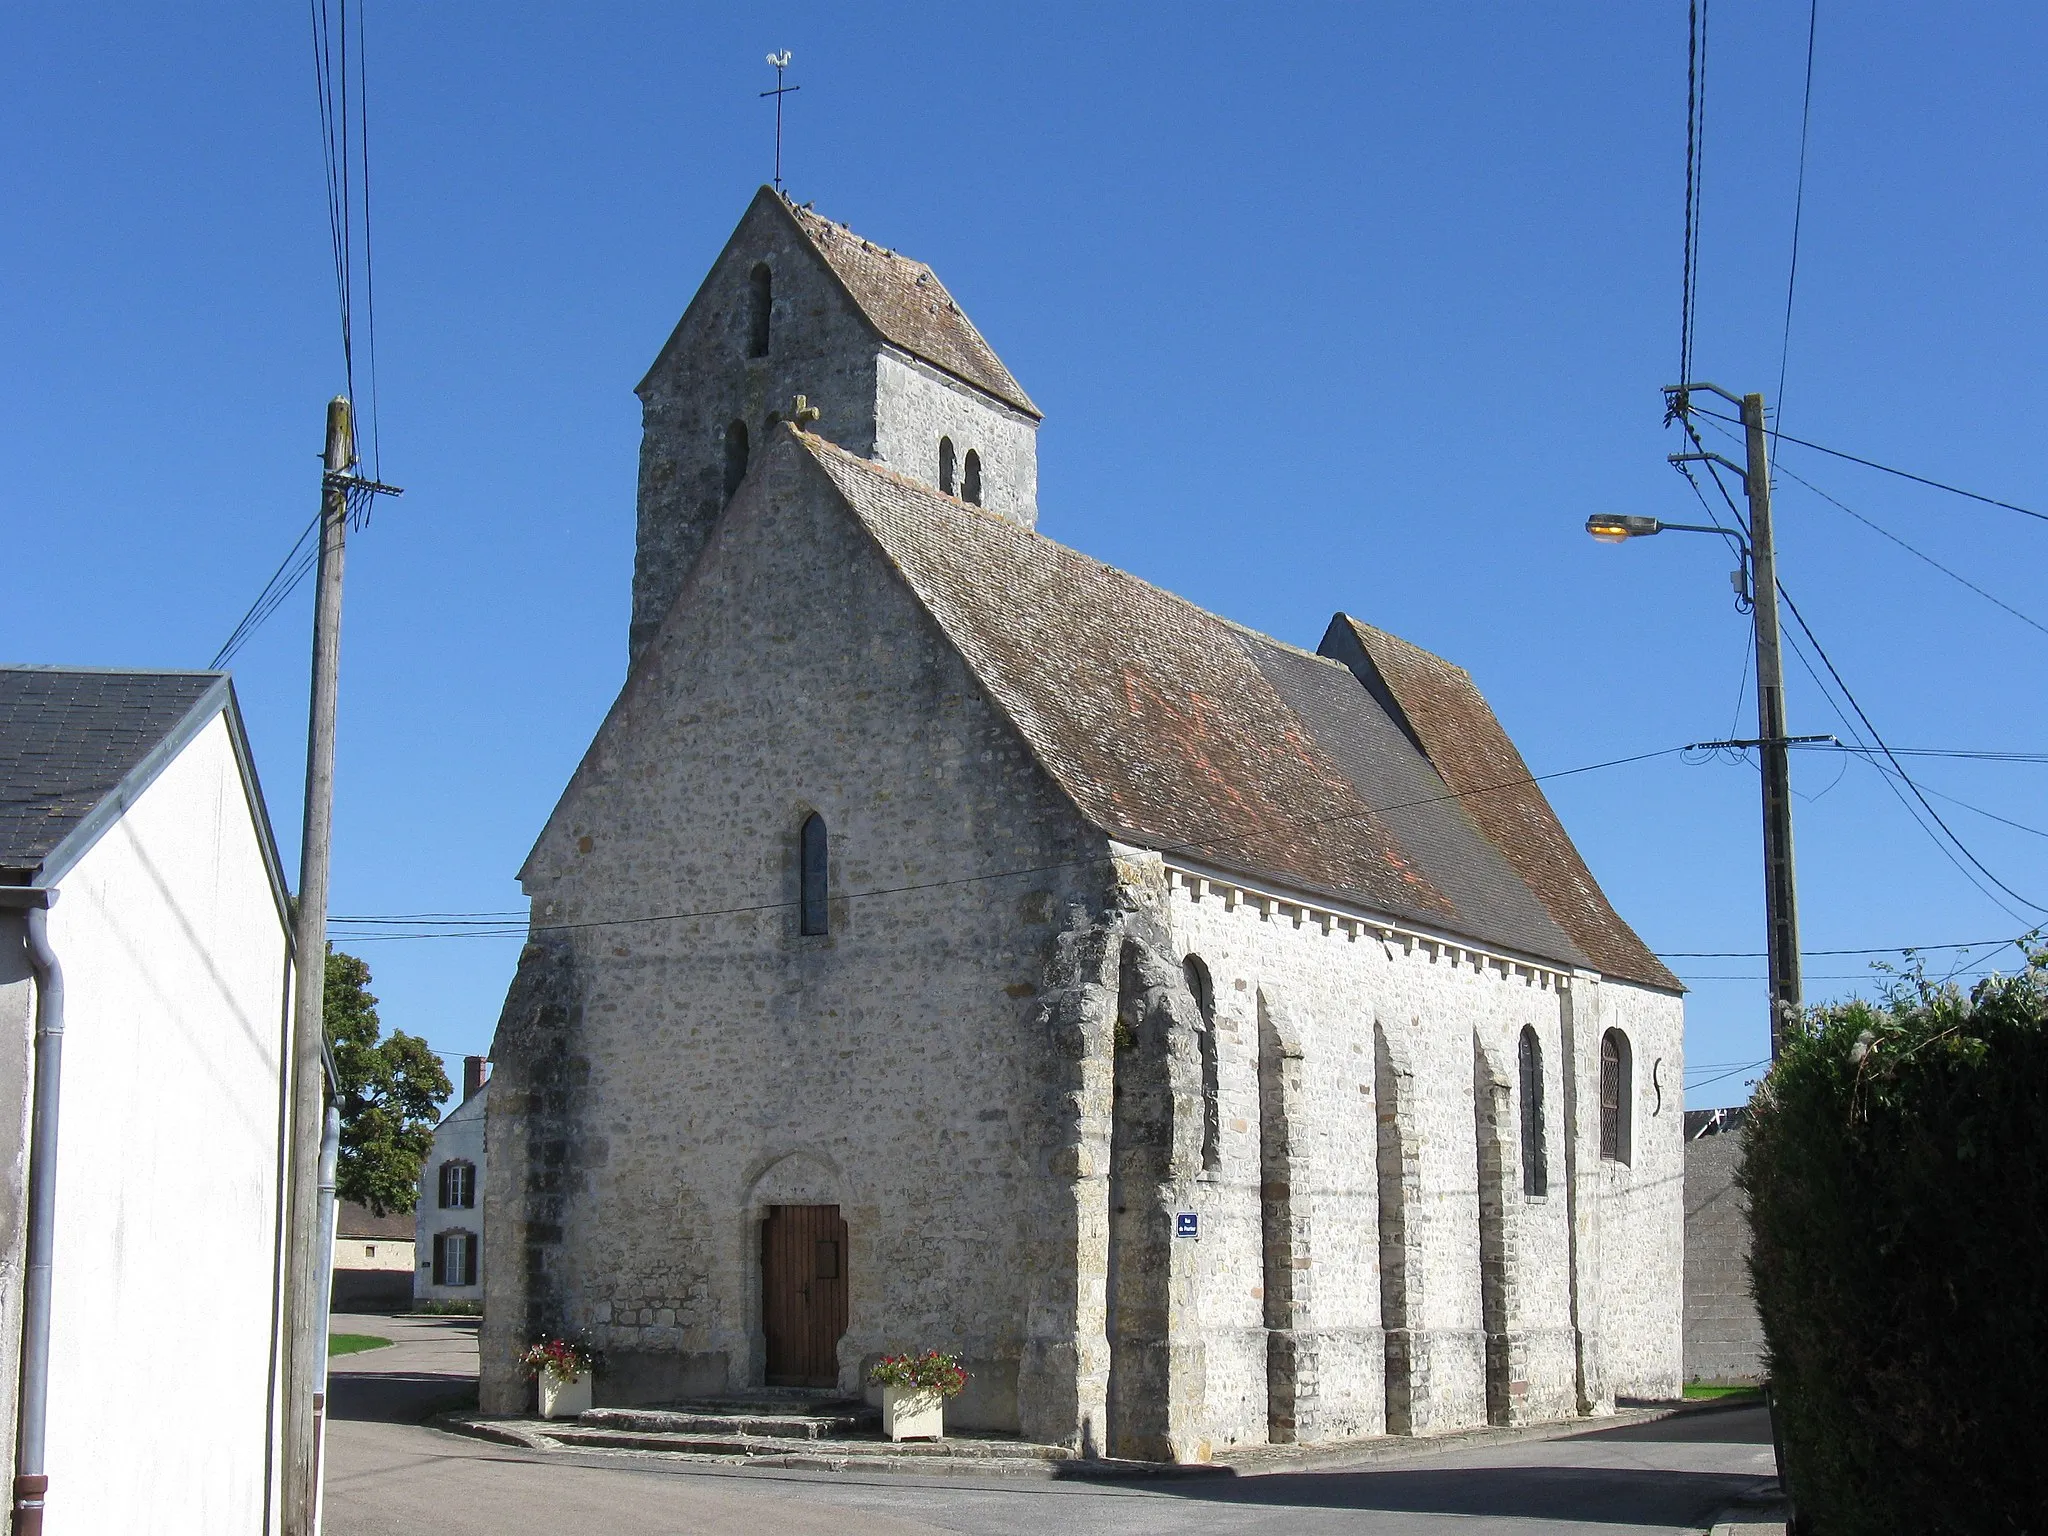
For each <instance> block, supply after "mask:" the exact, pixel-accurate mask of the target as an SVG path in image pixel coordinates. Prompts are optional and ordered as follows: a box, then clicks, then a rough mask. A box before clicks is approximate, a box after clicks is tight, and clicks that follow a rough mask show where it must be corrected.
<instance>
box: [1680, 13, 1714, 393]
mask: <svg viewBox="0 0 2048 1536" xmlns="http://www.w3.org/2000/svg"><path fill="white" fill-rule="evenodd" d="M1686 27H1687V35H1686V47H1685V270H1684V276H1683V279H1682V281H1681V283H1680V287H1679V324H1678V381H1679V383H1681V384H1685V383H1688V382H1690V381H1691V379H1692V340H1693V317H1694V313H1695V311H1696V309H1697V306H1698V297H1699V271H1700V191H1701V187H1702V185H1703V183H1704V179H1705V178H1704V169H1705V155H1706V142H1707V0H1692V3H1691V4H1690V5H1689V6H1688V7H1687V9H1686Z"/></svg>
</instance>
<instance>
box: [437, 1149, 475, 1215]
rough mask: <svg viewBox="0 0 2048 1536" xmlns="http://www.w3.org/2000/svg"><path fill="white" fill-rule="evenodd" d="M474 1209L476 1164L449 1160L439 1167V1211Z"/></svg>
mask: <svg viewBox="0 0 2048 1536" xmlns="http://www.w3.org/2000/svg"><path fill="white" fill-rule="evenodd" d="M475 1207H476V1164H474V1163H466V1162H462V1161H459V1160H451V1161H449V1162H445V1163H443V1164H442V1165H441V1209H442V1210H444V1211H457V1210H460V1211H467V1210H473V1209H475Z"/></svg>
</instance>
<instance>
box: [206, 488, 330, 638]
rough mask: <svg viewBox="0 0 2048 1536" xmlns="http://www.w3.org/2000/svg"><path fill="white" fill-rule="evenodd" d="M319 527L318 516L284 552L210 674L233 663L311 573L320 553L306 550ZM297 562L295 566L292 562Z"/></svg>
mask: <svg viewBox="0 0 2048 1536" xmlns="http://www.w3.org/2000/svg"><path fill="white" fill-rule="evenodd" d="M319 526H320V517H319V514H318V513H315V514H314V516H313V520H312V521H311V522H310V523H308V524H306V526H305V528H304V529H303V530H302V531H301V532H300V534H299V536H298V538H297V540H296V541H294V543H293V544H292V547H291V548H290V549H288V550H286V551H285V556H284V559H282V560H280V561H279V562H278V565H277V569H276V570H275V571H272V572H271V573H270V580H268V581H266V582H265V583H264V584H263V590H262V591H261V592H259V593H257V594H256V601H255V602H253V603H251V604H250V605H249V608H248V611H247V612H246V613H244V614H243V615H242V617H241V619H240V620H239V621H238V622H237V623H236V625H235V627H234V629H233V630H232V631H231V632H230V633H229V635H228V637H227V639H226V640H225V641H223V642H222V643H221V648H220V649H219V650H217V651H215V652H214V653H213V660H211V661H209V662H208V663H207V664H206V670H207V671H209V672H218V671H219V670H220V669H221V668H222V667H225V666H226V665H227V664H228V663H229V662H230V661H232V660H234V658H235V654H236V653H237V652H238V651H240V650H241V649H242V647H243V646H244V645H246V644H248V642H249V637H250V636H251V635H253V634H255V633H256V631H257V630H258V629H260V628H262V627H263V622H264V620H266V619H268V618H269V617H270V616H271V615H272V614H273V613H275V612H277V610H278V607H279V606H280V605H281V604H282V603H283V602H284V600H285V599H286V598H288V597H290V596H291V595H292V592H293V591H294V590H295V589H296V588H297V587H298V585H299V583H300V582H302V581H304V580H305V579H306V573H307V572H308V571H310V570H312V568H313V565H314V562H315V561H316V560H317V559H318V557H319V554H320V551H319V549H318V547H317V546H316V547H314V548H312V549H306V541H307V540H308V539H310V538H312V536H313V530H314V529H316V528H318V527H319ZM301 550H304V551H305V553H304V554H303V555H301V554H300V551H301ZM295 559H296V561H297V563H296V564H294V563H293V562H294V560H295ZM287 570H289V572H290V574H289V575H287V574H286V573H287Z"/></svg>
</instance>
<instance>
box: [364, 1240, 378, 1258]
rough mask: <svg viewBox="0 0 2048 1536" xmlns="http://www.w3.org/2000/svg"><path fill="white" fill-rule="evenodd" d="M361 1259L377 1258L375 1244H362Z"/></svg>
mask: <svg viewBox="0 0 2048 1536" xmlns="http://www.w3.org/2000/svg"><path fill="white" fill-rule="evenodd" d="M363 1257H364V1258H366V1259H374V1258H375V1257H377V1245H376V1244H375V1243H365V1244H363Z"/></svg>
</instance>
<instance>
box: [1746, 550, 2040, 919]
mask: <svg viewBox="0 0 2048 1536" xmlns="http://www.w3.org/2000/svg"><path fill="white" fill-rule="evenodd" d="M1778 595H1779V596H1780V597H1782V598H1783V599H1784V600H1785V606H1786V608H1788V609H1789V610H1791V613H1792V618H1793V622H1795V623H1796V624H1798V626H1799V629H1800V632H1801V633H1802V634H1803V635H1805V636H1806V641H1807V644H1809V645H1810V646H1812V647H1813V651H1814V654H1815V655H1816V656H1818V657H1819V658H1820V661H1821V665H1822V666H1824V667H1826V668H1827V669H1828V676H1830V677H1832V678H1833V679H1834V680H1835V687H1836V688H1837V689H1839V690H1840V692H1841V695H1842V697H1843V699H1844V700H1846V701H1847V703H1848V705H1849V707H1850V708H1851V709H1852V710H1854V711H1855V712H1856V718H1857V719H1858V720H1861V721H1862V722H1863V728H1864V729H1865V730H1866V731H1868V732H1869V733H1870V739H1871V740H1872V741H1873V742H1875V743H1876V744H1877V748H1878V750H1879V751H1880V752H1882V753H1883V754H1884V756H1885V758H1886V759H1887V760H1888V761H1890V763H1891V765H1892V767H1893V768H1895V769H1896V770H1897V771H1898V776H1899V778H1900V779H1902V780H1904V781H1905V784H1906V787H1907V788H1909V789H1911V790H1912V791H1913V797H1914V799H1916V800H1918V801H1919V802H1920V806H1921V808H1922V809H1923V810H1925V811H1926V812H1927V815H1928V817H1929V818H1930V819H1931V820H1932V821H1933V822H1934V824H1935V825H1936V826H1937V827H1939V828H1941V830H1942V833H1943V835H1944V836H1946V837H1947V838H1948V840H1949V842H1951V843H1952V844H1954V845H1955V848H1956V851H1957V852H1958V853H1960V854H1962V856H1963V857H1964V858H1966V859H1968V860H1969V861H1970V863H1971V864H1972V865H1974V866H1975V867H1976V868H1977V870H1978V872H1979V873H1981V874H1982V875H1983V876H1984V878H1985V879H1987V880H1989V881H1990V882H1991V883H1992V884H1993V885H1995V886H1997V887H1998V888H1999V889H2000V890H2001V891H2003V892H2005V894H2006V895H2008V896H2010V897H2011V898H2012V899H2013V900H2014V901H2017V902H2018V903H2020V905H2021V906H2024V907H2029V908H2031V909H2032V910H2034V911H2036V912H2048V907H2044V906H2042V905H2041V904H2040V903H2039V902H2035V901H2030V900H2028V899H2027V898H2026V897H2025V896H2022V895H2021V894H2020V893H2019V892H2018V891H2016V890H2014V889H2013V888H2012V887H2011V886H2009V885H2007V884H2006V883H2005V882H2004V881H2003V880H2001V879H1999V878H1998V876H1996V875H1994V874H1993V873H1992V872H1991V871H1990V870H1989V869H1988V868H1986V867H1985V864H1984V861H1983V860H1982V859H1980V858H1978V857H1977V855H1976V854H1974V853H1972V852H1971V851H1970V849H1969V847H1968V845H1967V844H1965V843H1964V842H1963V840H1962V839H1961V838H1959V837H1957V836H1956V834H1955V832H1954V831H1953V830H1952V829H1951V828H1950V827H1949V824H1948V823H1947V822H1945V821H1943V820H1942V819H1941V813H1940V812H1939V811H1937V810H1935V808H1934V807H1933V806H1932V805H1931V804H1929V803H1928V800H1927V797H1926V796H1925V795H1923V794H1921V793H1920V786H1919V785H1918V784H1915V783H1914V782H1913V780H1912V779H1911V778H1910V777H1908V776H1907V774H1906V770H1905V768H1904V767H1903V766H1901V765H1900V763H1899V761H1898V758H1897V756H1896V755H1895V754H1894V753H1893V752H1892V750H1891V748H1890V747H1888V746H1886V745H1885V743H1884V738H1883V736H1881V735H1879V734H1878V729H1877V727H1876V726H1875V725H1873V724H1871V722H1870V716H1869V715H1867V714H1865V713H1864V711H1863V706H1862V705H1861V704H1859V703H1857V702H1856V695H1855V694H1853V693H1851V692H1850V691H1849V685H1848V684H1847V683H1845V682H1843V681H1842V674H1841V672H1840V671H1838V670H1837V669H1836V667H1835V664H1834V662H1833V661H1832V660H1831V659H1830V658H1829V656H1828V653H1827V651H1826V650H1825V649H1824V648H1823V647H1822V645H1821V643H1820V641H1819V639H1818V638H1817V637H1816V636H1815V635H1814V633H1813V629H1812V627H1811V626H1810V625H1809V624H1808V623H1807V622H1806V619H1805V616H1804V615H1802V614H1801V613H1800V611H1799V605H1798V604H1797V603H1795V602H1793V601H1792V594H1791V593H1789V592H1787V591H1786V590H1785V584H1784V583H1783V582H1779V583H1778Z"/></svg>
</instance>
